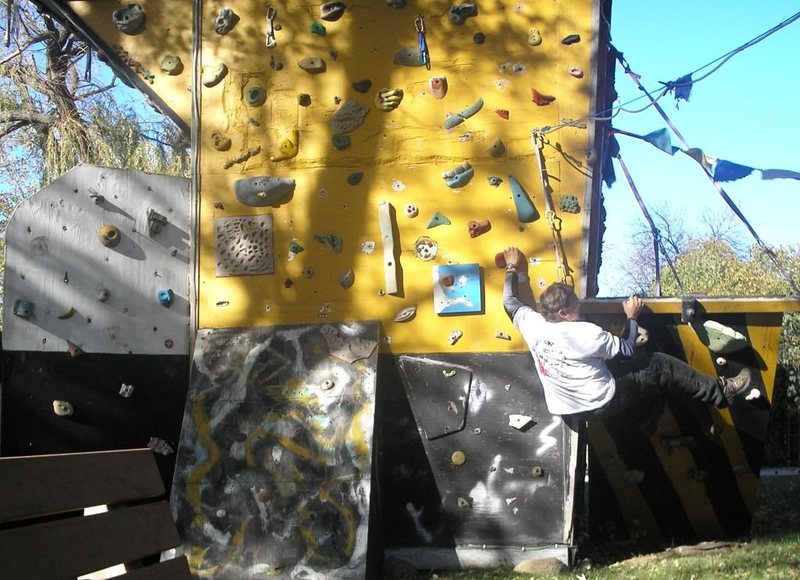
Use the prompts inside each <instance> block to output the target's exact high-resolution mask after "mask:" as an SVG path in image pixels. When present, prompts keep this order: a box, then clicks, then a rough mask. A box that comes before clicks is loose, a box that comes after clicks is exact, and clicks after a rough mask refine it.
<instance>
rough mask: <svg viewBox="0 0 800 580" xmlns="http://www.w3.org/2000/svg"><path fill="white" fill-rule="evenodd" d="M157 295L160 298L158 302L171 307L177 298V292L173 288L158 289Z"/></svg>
mask: <svg viewBox="0 0 800 580" xmlns="http://www.w3.org/2000/svg"><path fill="white" fill-rule="evenodd" d="M156 297H157V298H158V303H159V304H161V306H166V307H169V306H171V305H172V301H173V300H174V299H175V293H174V292H173V291H172V289H171V288H162V289H161V290H159V291H158V294H156Z"/></svg>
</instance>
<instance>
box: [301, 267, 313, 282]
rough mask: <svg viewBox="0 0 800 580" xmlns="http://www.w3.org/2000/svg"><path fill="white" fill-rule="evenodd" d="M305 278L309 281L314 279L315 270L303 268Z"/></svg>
mask: <svg viewBox="0 0 800 580" xmlns="http://www.w3.org/2000/svg"><path fill="white" fill-rule="evenodd" d="M303 276H305V277H306V278H308V279H311V278H313V277H314V268H312V267H311V266H308V267H306V268H303Z"/></svg>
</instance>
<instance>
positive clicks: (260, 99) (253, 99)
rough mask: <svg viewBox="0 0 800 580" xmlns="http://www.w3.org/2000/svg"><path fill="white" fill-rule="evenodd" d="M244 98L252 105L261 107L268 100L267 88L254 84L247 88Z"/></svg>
mask: <svg viewBox="0 0 800 580" xmlns="http://www.w3.org/2000/svg"><path fill="white" fill-rule="evenodd" d="M244 100H245V101H247V104H248V105H250V106H251V107H260V106H261V105H263V104H264V103H265V102H266V100H267V89H265V88H264V87H262V86H261V85H253V86H251V87H248V88H247V92H245V94H244Z"/></svg>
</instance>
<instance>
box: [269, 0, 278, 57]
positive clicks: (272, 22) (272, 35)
mask: <svg viewBox="0 0 800 580" xmlns="http://www.w3.org/2000/svg"><path fill="white" fill-rule="evenodd" d="M277 15H278V11H277V10H275V8H274V7H273V6H272V4H267V48H273V47H274V46H275V45H276V44H277V41H276V40H275V17H276V16H277Z"/></svg>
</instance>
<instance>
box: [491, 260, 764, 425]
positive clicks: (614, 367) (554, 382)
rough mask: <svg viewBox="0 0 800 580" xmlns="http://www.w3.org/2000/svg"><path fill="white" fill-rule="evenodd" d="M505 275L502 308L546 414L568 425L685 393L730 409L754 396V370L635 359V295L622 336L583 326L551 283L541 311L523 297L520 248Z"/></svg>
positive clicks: (569, 293)
mask: <svg viewBox="0 0 800 580" xmlns="http://www.w3.org/2000/svg"><path fill="white" fill-rule="evenodd" d="M503 258H504V259H505V264H506V277H505V282H504V285H503V306H504V308H505V311H506V313H507V314H508V316H509V318H511V321H512V322H513V323H514V326H516V327H517V328H518V329H519V331H520V333H521V334H522V337H523V338H524V339H525V342H526V343H527V345H528V348H529V349H530V351H531V354H532V355H533V360H534V364H535V367H536V372H537V374H538V375H539V379H540V380H541V383H542V387H543V389H544V397H545V402H546V403H547V408H548V410H549V411H550V413H551V414H553V415H561V416H562V417H563V418H564V419H566V420H570V419H574V420H579V421H580V420H586V419H589V418H591V417H599V416H609V415H614V414H616V413H619V412H620V411H623V410H625V409H629V408H631V407H633V406H634V405H636V404H637V403H639V402H641V401H643V400H645V399H648V398H650V397H651V396H652V395H653V394H654V389H655V390H656V392H661V393H666V392H667V391H670V392H678V393H682V394H684V395H686V396H689V397H691V398H693V399H697V400H700V401H703V402H704V403H712V404H714V405H716V406H717V407H720V408H722V407H726V406H727V405H728V403H729V402H730V401H732V400H733V399H734V398H735V397H736V396H737V395H740V394H741V393H743V392H745V391H747V390H748V389H749V388H750V386H751V380H752V377H751V375H750V371H749V369H747V368H744V369H742V371H741V372H739V374H737V375H736V376H734V377H728V378H715V377H710V376H708V375H704V374H702V373H699V372H697V371H695V370H694V369H693V368H692V367H690V366H689V365H688V364H686V363H685V362H683V361H681V360H679V359H676V358H675V357H672V356H670V355H667V354H664V353H651V352H646V353H639V354H637V356H636V357H634V356H633V355H634V351H635V347H636V337H637V335H638V323H637V321H636V319H637V317H638V315H639V312H640V311H641V309H642V306H643V303H642V300H641V299H640V298H638V297H636V296H631V297H630V298H628V299H627V300H625V302H623V304H622V309H623V311H624V312H625V315H626V317H627V321H626V324H625V329H624V330H623V332H622V333H621V336H616V335H614V334H612V333H610V332H607V331H605V330H603V329H602V328H600V327H599V326H597V325H596V324H593V323H591V322H585V321H581V320H580V302H579V300H578V297H577V296H576V295H575V292H574V290H573V289H572V288H571V287H570V286H567V285H566V284H552V285H550V286H549V287H548V288H547V289H546V290H545V291H544V293H543V294H542V296H541V298H540V299H539V308H538V312H537V310H535V309H534V307H533V306H531V305H530V304H526V303H525V302H523V301H522V300H521V299H520V297H519V292H518V284H519V282H520V281H523V282H527V280H528V279H527V271H526V270H527V262H526V261H525V259H524V257H523V255H522V252H520V250H519V249H518V248H515V247H510V248H507V249H506V250H505V251H504V252H503Z"/></svg>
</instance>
